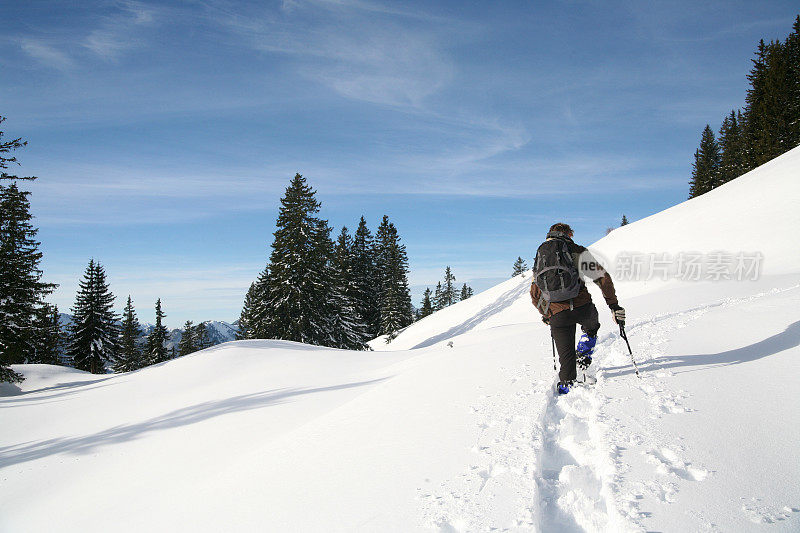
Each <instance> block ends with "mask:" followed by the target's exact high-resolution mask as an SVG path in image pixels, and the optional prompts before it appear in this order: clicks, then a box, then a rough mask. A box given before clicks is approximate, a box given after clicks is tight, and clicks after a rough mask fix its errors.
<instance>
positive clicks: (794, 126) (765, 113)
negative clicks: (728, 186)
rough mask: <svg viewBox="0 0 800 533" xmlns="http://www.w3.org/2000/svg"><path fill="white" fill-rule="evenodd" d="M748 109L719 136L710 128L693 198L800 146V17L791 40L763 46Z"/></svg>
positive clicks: (733, 116) (734, 115)
mask: <svg viewBox="0 0 800 533" xmlns="http://www.w3.org/2000/svg"><path fill="white" fill-rule="evenodd" d="M751 61H752V62H753V67H752V69H751V70H750V73H749V74H748V75H747V79H748V81H749V82H750V86H749V88H748V89H747V94H746V96H745V106H744V108H743V109H739V110H732V111H731V112H730V114H728V115H727V116H726V117H725V118H724V119H723V121H722V125H721V126H720V129H719V135H718V136H717V137H715V135H714V131H713V130H712V129H711V126H710V125H709V124H706V127H705V129H704V130H703V133H702V135H701V136H700V146H699V148H698V149H697V150H696V151H695V154H694V162H693V164H692V178H691V180H690V181H689V198H694V197H696V196H700V195H701V194H705V193H707V192H708V191H710V190H712V189H714V188H716V187H719V186H720V185H722V184H723V183H727V182H729V181H730V180H732V179H734V178H737V177H739V176H741V175H742V174H744V173H746V172H749V171H750V170H752V169H754V168H756V167H758V166H759V165H763V164H764V163H766V162H767V161H770V160H771V159H774V158H775V157H778V156H779V155H781V154H783V153H785V152H787V151H789V150H791V149H792V148H794V147H796V146H798V145H800V15H798V16H797V17H796V19H795V22H794V26H793V31H792V33H791V34H790V35H789V36H788V37H787V38H786V40H785V41H783V42H781V41H780V40H776V41H772V42H770V43H765V42H764V40H763V39H762V40H761V42H759V44H758V48H757V50H756V53H755V59H752V60H751Z"/></svg>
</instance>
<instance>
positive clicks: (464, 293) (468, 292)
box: [461, 283, 472, 302]
mask: <svg viewBox="0 0 800 533" xmlns="http://www.w3.org/2000/svg"><path fill="white" fill-rule="evenodd" d="M470 297H472V287H470V286H469V285H467V284H466V283H465V284H464V285H463V286H462V287H461V301H462V302H463V301H464V300H467V299H469V298H470Z"/></svg>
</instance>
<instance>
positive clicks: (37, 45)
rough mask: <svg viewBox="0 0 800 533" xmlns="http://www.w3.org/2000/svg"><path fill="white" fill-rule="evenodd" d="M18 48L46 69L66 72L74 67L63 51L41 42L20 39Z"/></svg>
mask: <svg viewBox="0 0 800 533" xmlns="http://www.w3.org/2000/svg"><path fill="white" fill-rule="evenodd" d="M19 46H20V48H22V51H23V52H25V53H26V54H28V55H29V56H31V57H32V58H34V59H36V60H37V61H39V62H41V63H42V64H44V65H46V66H48V67H53V68H57V69H59V70H67V69H69V68H72V67H73V65H74V62H73V61H72V59H71V58H70V57H69V55H67V54H66V53H65V52H64V51H63V50H61V49H59V48H57V47H56V46H53V45H50V44H47V43H45V42H43V41H41V40H37V39H20V40H19Z"/></svg>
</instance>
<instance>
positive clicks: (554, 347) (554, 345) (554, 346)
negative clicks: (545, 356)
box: [550, 335, 558, 372]
mask: <svg viewBox="0 0 800 533" xmlns="http://www.w3.org/2000/svg"><path fill="white" fill-rule="evenodd" d="M550 340H551V341H553V370H555V371H556V372H558V369H557V368H556V340H555V339H554V338H553V335H550Z"/></svg>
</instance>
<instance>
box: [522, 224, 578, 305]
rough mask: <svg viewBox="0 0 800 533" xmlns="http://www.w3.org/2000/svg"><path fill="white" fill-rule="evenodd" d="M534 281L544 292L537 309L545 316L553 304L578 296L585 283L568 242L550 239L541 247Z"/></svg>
mask: <svg viewBox="0 0 800 533" xmlns="http://www.w3.org/2000/svg"><path fill="white" fill-rule="evenodd" d="M533 281H534V283H536V286H537V287H539V289H540V290H541V291H542V296H541V298H539V303H538V304H537V307H541V308H542V310H543V312H544V313H545V314H546V313H547V310H548V309H550V303H551V302H566V301H568V300H572V299H573V298H575V297H576V296H578V293H579V292H581V287H582V285H583V283H582V282H581V277H580V274H579V273H578V269H577V267H576V266H575V262H574V261H573V260H572V254H571V253H570V249H569V244H568V243H567V241H565V240H563V239H548V240H546V241H545V242H543V243H542V244H541V245H540V246H539V249H538V250H536V259H535V260H534V263H533ZM542 306H543V307H542Z"/></svg>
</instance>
